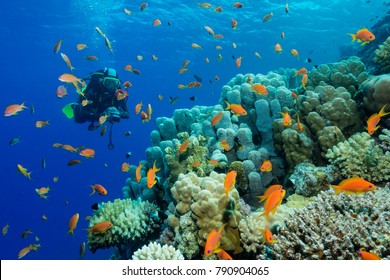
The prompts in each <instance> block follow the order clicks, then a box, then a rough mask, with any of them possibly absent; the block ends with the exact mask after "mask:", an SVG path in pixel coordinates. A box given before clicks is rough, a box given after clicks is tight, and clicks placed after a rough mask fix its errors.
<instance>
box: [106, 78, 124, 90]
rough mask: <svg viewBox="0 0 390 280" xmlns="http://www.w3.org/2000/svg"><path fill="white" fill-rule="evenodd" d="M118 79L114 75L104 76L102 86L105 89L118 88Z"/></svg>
mask: <svg viewBox="0 0 390 280" xmlns="http://www.w3.org/2000/svg"><path fill="white" fill-rule="evenodd" d="M119 85H120V81H119V80H118V79H117V78H114V77H104V79H103V86H105V87H106V88H107V89H117V88H119Z"/></svg>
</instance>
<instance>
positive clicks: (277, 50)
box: [274, 43, 283, 54]
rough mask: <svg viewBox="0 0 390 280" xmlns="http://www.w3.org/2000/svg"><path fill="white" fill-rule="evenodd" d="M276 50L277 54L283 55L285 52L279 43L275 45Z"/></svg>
mask: <svg viewBox="0 0 390 280" xmlns="http://www.w3.org/2000/svg"><path fill="white" fill-rule="evenodd" d="M274 50H275V52H276V53H277V54H281V53H282V51H283V49H282V46H281V45H280V44H279V43H277V44H276V45H275V47H274Z"/></svg>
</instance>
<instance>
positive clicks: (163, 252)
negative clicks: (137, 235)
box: [132, 242, 184, 260]
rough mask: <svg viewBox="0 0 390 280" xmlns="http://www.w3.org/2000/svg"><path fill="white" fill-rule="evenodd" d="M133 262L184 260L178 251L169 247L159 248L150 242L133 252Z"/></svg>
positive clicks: (156, 244)
mask: <svg viewBox="0 0 390 280" xmlns="http://www.w3.org/2000/svg"><path fill="white" fill-rule="evenodd" d="M132 259H133V260H184V257H183V255H182V254H181V252H180V251H179V250H176V249H175V247H173V246H171V245H164V246H161V245H160V244H159V243H156V242H150V243H149V245H148V246H146V245H144V246H143V247H142V248H141V249H139V250H137V251H135V252H134V254H133V257H132Z"/></svg>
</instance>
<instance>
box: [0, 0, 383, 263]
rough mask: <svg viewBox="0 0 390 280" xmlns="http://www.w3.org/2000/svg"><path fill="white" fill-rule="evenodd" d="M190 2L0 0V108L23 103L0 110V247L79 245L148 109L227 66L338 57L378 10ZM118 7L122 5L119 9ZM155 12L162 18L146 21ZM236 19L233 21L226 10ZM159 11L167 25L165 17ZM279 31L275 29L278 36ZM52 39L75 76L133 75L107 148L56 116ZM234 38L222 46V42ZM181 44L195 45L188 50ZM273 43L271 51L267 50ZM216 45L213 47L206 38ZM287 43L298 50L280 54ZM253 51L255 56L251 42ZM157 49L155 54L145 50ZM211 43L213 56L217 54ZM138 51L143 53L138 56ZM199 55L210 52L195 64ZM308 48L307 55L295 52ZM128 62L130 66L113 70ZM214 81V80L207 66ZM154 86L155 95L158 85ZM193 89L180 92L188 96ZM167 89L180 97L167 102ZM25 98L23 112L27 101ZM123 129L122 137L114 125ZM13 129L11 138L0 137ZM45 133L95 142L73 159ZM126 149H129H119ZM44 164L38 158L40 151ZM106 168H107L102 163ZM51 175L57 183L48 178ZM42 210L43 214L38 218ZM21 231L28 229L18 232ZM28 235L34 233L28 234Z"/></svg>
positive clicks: (326, 4)
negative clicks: (1, 230) (105, 71)
mask: <svg viewBox="0 0 390 280" xmlns="http://www.w3.org/2000/svg"><path fill="white" fill-rule="evenodd" d="M197 2H200V1H177V0H176V1H173V0H164V1H163V0H158V1H157V0H156V1H148V7H147V8H146V9H145V10H144V11H140V5H141V3H142V1H112V0H106V1H96V0H95V1H90V0H83V1H81V0H78V1H76V0H70V1H47V0H38V1H25V0H20V1H7V2H5V3H3V4H2V9H1V10H0V41H1V42H2V43H1V67H0V77H1V78H0V88H1V93H2V97H1V100H0V104H1V108H2V110H3V111H4V110H5V108H6V107H7V106H8V105H10V104H16V103H17V104H20V103H22V102H25V105H26V106H27V107H28V109H26V110H24V111H22V112H21V113H19V114H18V115H17V116H11V117H4V116H3V117H2V118H3V119H2V121H1V122H0V130H1V134H2V137H1V143H0V145H1V148H0V152H1V159H2V160H1V162H0V170H1V171H0V172H1V175H2V193H1V196H0V207H1V211H0V226H1V227H3V226H5V225H6V224H8V225H9V230H8V233H7V234H6V235H4V236H0V258H1V259H16V258H17V254H18V252H19V251H20V250H21V249H22V248H24V247H26V246H28V245H29V244H31V243H39V244H41V247H40V248H39V249H38V251H36V252H31V253H29V254H27V255H26V256H25V257H24V259H78V258H79V245H80V244H81V243H82V242H85V241H86V239H87V231H85V230H84V229H86V228H87V227H88V221H86V220H85V217H86V216H87V215H91V214H92V209H91V205H92V204H94V203H96V202H102V201H109V200H114V199H115V198H121V197H122V191H121V189H122V187H123V186H124V185H125V180H126V177H127V175H126V174H125V173H122V172H121V171H120V168H121V165H122V163H123V162H125V161H126V162H129V163H131V164H134V165H137V164H138V161H139V160H143V159H145V149H146V148H147V147H148V146H150V145H151V143H150V137H149V135H150V132H151V131H152V130H153V129H155V128H156V126H155V123H154V120H155V118H157V117H161V116H167V117H171V116H172V114H173V111H174V110H175V109H177V108H190V107H192V106H194V105H205V106H210V105H215V104H217V103H218V99H219V95H220V92H221V87H222V86H223V85H224V84H226V83H227V82H228V81H229V80H230V79H231V78H232V77H234V76H235V75H236V74H238V73H243V74H245V73H255V74H256V73H264V74H265V73H266V72H268V71H270V70H274V69H278V68H280V67H283V68H300V67H303V66H304V67H307V68H309V69H310V68H311V67H312V65H314V64H321V63H329V62H335V61H337V60H338V59H339V47H340V46H343V45H346V44H350V41H351V37H350V36H348V35H346V34H347V33H355V32H356V31H357V30H359V29H360V28H362V27H365V26H366V27H370V26H371V25H373V24H374V23H375V21H376V19H377V17H379V18H380V17H381V15H382V14H383V12H384V11H385V8H384V4H385V3H383V2H382V1H374V0H371V1H370V0H343V1H341V0H317V1H293V0H291V1H289V13H286V12H285V3H286V2H285V0H278V1H255V0H248V1H244V0H243V1H241V3H242V4H243V8H241V9H235V8H233V3H234V2H235V1H226V0H225V1H211V2H210V3H211V4H212V5H213V6H214V7H216V6H219V5H221V6H222V7H223V11H222V12H221V13H216V12H214V11H213V8H211V9H203V8H201V7H199V6H198V5H197ZM124 8H127V9H128V10H131V11H132V14H130V15H127V14H126V13H124V11H123V9H124ZM270 12H273V14H274V16H273V17H272V18H271V20H270V21H268V22H266V23H263V22H262V21H263V20H262V19H263V16H265V15H266V14H268V13H270ZM156 18H159V19H160V20H161V22H162V25H161V26H155V27H154V26H153V25H152V22H153V20H154V19H156ZM232 18H234V19H236V20H237V21H238V26H237V28H236V30H233V29H232V27H231V19H232ZM168 22H169V23H170V24H168ZM205 25H207V26H210V27H211V28H213V30H214V31H215V32H216V33H220V34H223V36H224V38H223V39H220V40H218V39H214V38H213V37H212V36H210V35H209V34H208V32H207V31H206V30H205V28H204V26H205ZM96 26H98V27H99V28H100V29H101V30H102V31H103V32H104V33H105V34H106V35H107V37H108V38H109V39H110V40H111V41H112V45H113V53H111V52H110V51H109V50H108V49H107V47H106V46H105V43H104V40H103V38H102V37H101V36H100V35H99V34H98V33H97V32H96V30H95V27H96ZM281 32H284V33H285V39H284V40H282V39H281ZM60 39H62V40H63V43H62V46H61V50H60V52H63V53H65V54H66V55H67V56H68V57H69V58H70V60H71V62H72V64H73V66H74V67H75V68H76V69H75V70H74V71H73V74H75V75H76V76H78V77H87V76H88V73H90V72H92V71H95V70H98V69H102V68H104V67H113V68H115V69H117V70H118V73H119V77H120V79H121V80H122V81H126V80H129V81H131V83H132V84H133V86H132V87H130V88H129V100H128V107H129V111H130V113H131V114H130V115H131V116H130V119H129V120H122V121H121V122H120V123H119V124H116V125H115V126H114V128H113V143H114V145H115V148H114V149H113V150H109V149H108V148H107V144H108V134H106V135H105V136H104V137H101V136H99V130H96V131H88V130H87V126H88V124H87V123H86V124H76V123H75V122H74V121H73V120H70V119H67V118H66V117H65V115H64V114H63V113H62V111H61V110H62V108H63V107H64V106H65V105H66V104H68V103H70V102H73V101H76V99H77V93H76V91H75V90H74V89H73V88H72V86H69V87H68V89H69V95H68V96H66V97H65V98H63V99H58V98H57V97H56V95H55V92H56V88H57V87H58V86H59V85H61V84H63V83H61V82H60V81H59V80H58V77H59V76H60V75H61V74H63V73H69V71H70V70H69V68H68V67H67V65H66V64H65V63H64V61H63V60H62V58H61V56H60V52H59V53H57V54H54V53H53V47H54V44H55V43H56V42H57V41H58V40H60ZM233 42H234V43H235V44H236V45H237V47H236V48H235V49H234V48H232V43H233ZM79 43H84V44H86V45H87V46H88V48H86V49H85V50H82V51H78V50H76V44H79ZM192 43H197V44H199V45H201V46H202V49H194V48H192V47H191V44H192ZM276 43H280V44H281V45H282V47H283V49H284V51H283V52H282V54H280V55H278V54H276V53H275V52H274V46H275V44H276ZM217 45H219V46H221V47H222V49H221V50H217V49H216V46H217ZM293 48H295V49H297V50H298V51H299V54H300V60H298V59H297V58H296V57H294V56H292V55H291V54H290V49H293ZM255 51H256V52H258V53H260V54H261V56H262V58H261V59H259V58H258V57H256V56H254V52H255ZM153 54H154V55H156V56H157V57H158V60H157V61H154V60H153V59H152V55H153ZM218 54H221V55H222V60H221V61H220V62H218V61H217V60H218ZM87 55H96V56H97V57H98V58H99V60H98V61H87V60H85V59H84V56H87ZM137 55H142V56H143V57H144V59H143V60H142V61H138V60H137V59H136V56H137ZM232 56H234V58H237V57H239V56H242V65H241V67H240V68H236V66H235V59H233V58H232ZM206 57H208V58H209V60H210V62H209V63H206V62H205V58H206ZM307 58H311V59H312V63H311V64H309V63H306V62H304V61H305V59H307ZM187 59H188V60H190V61H191V62H190V64H189V65H188V68H189V71H188V72H187V73H185V74H182V75H179V74H178V73H177V72H178V70H179V68H180V66H181V64H182V62H183V61H184V60H187ZM127 64H131V65H132V66H133V67H134V68H137V69H139V70H140V71H141V74H140V75H135V74H133V73H130V72H127V71H125V70H124V67H125V65H127ZM194 74H196V75H197V76H199V77H201V78H202V87H200V88H191V89H185V90H181V89H178V88H177V85H178V84H187V83H189V82H191V81H194V77H193V75H194ZM216 75H218V76H219V78H220V80H219V82H217V81H216V80H215V76H216ZM158 95H163V96H164V98H163V99H162V100H161V101H160V100H158V98H157V96H158ZM191 96H195V97H196V100H195V101H191V100H190V97H191ZM170 97H173V98H174V97H179V98H178V101H177V103H175V104H170V102H169V98H170ZM140 101H142V102H143V104H148V103H150V104H151V105H152V107H153V115H152V121H151V122H149V123H142V122H141V119H140V117H139V115H136V114H135V113H134V112H133V111H134V107H135V105H136V104H137V103H139V102H140ZM32 107H34V108H35V112H34V114H31V108H32ZM38 120H49V123H50V124H49V125H47V126H45V127H43V128H36V127H35V122H36V121H38ZM128 130H129V131H132V134H131V136H125V135H124V132H125V131H128ZM17 136H19V137H20V138H21V143H18V144H16V145H9V141H10V140H11V139H12V138H14V137H17ZM54 143H62V144H70V145H72V146H74V147H77V146H83V145H84V146H86V147H89V148H93V149H95V151H96V156H95V158H93V159H84V158H81V157H80V156H79V155H77V154H74V153H70V152H67V151H65V150H63V149H56V148H53V147H52V145H53V144H54ZM129 151H131V152H132V156H131V158H130V159H126V157H125V155H126V153H127V152H129ZM43 158H45V160H46V167H45V168H42V166H41V162H42V159H43ZM71 159H81V160H82V163H81V164H79V165H76V166H71V167H68V166H67V162H68V161H69V160H71ZM17 164H21V165H22V166H24V167H25V168H27V169H28V170H29V171H32V173H31V178H32V180H31V181H30V180H28V179H27V178H26V177H24V176H23V175H21V174H20V173H17V172H16V170H17ZM105 165H106V166H107V167H106V166H105ZM55 176H58V178H59V180H58V182H56V183H54V182H53V177H55ZM97 183H99V184H102V185H103V186H105V187H106V189H107V190H108V195H107V196H99V195H97V194H94V195H92V196H90V195H89V194H90V193H91V187H90V185H93V184H97ZM47 186H50V188H51V191H50V192H49V194H48V196H49V198H48V199H47V200H45V199H42V198H40V197H39V196H38V195H37V194H36V192H35V189H36V188H40V187H47ZM75 213H80V220H79V223H78V226H77V229H76V230H75V235H74V236H71V235H66V233H67V231H68V222H69V219H70V217H71V216H72V215H73V214H75ZM42 215H46V216H47V217H48V219H47V220H46V221H43V220H42ZM24 230H31V231H32V232H33V233H32V234H30V235H28V236H27V237H26V238H25V239H23V238H21V235H22V232H23V231H24ZM36 237H37V238H39V240H38V241H36V240H34V239H35V238H36ZM111 253H112V251H110V250H99V251H97V252H96V253H95V254H92V253H91V252H89V251H88V250H87V253H86V255H85V257H84V258H85V259H107V258H109V256H110V254H111Z"/></svg>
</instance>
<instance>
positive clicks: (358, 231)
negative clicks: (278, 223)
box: [257, 188, 390, 260]
mask: <svg viewBox="0 0 390 280" xmlns="http://www.w3.org/2000/svg"><path fill="white" fill-rule="evenodd" d="M389 210H390V192H389V189H388V188H383V189H377V190H376V191H373V192H370V193H365V194H364V195H359V196H356V195H347V194H339V195H334V192H333V190H328V191H325V192H321V193H320V194H319V195H318V196H317V198H316V199H315V200H314V201H313V202H310V203H309V204H308V205H307V206H306V207H303V208H301V209H298V210H295V214H294V215H292V216H291V217H290V218H289V219H286V220H285V223H286V226H285V227H281V228H280V230H279V231H278V234H276V235H274V238H275V239H277V240H278V242H276V243H274V244H272V245H270V246H267V247H265V248H264V249H263V250H262V253H261V254H260V255H258V256H257V257H258V258H259V259H283V260H285V259H288V260H318V259H320V260H351V259H354V260H355V259H359V258H360V257H359V254H358V252H359V250H360V249H361V248H364V250H366V251H370V252H372V253H376V254H378V255H379V256H380V257H381V258H382V259H389V258H390V214H389V213H390V212H389Z"/></svg>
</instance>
